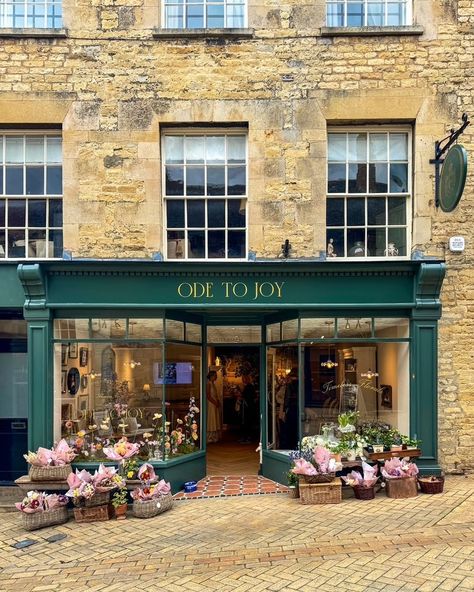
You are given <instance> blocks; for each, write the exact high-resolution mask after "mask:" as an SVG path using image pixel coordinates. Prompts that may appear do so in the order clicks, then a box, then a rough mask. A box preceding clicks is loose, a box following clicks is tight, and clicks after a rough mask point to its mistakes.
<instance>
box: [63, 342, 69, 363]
mask: <svg viewBox="0 0 474 592" xmlns="http://www.w3.org/2000/svg"><path fill="white" fill-rule="evenodd" d="M68 352H69V347H68V345H67V343H62V344H61V366H67V357H68Z"/></svg>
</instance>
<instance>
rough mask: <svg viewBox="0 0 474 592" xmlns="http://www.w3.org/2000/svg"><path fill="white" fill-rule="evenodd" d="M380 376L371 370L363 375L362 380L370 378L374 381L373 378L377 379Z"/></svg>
mask: <svg viewBox="0 0 474 592" xmlns="http://www.w3.org/2000/svg"><path fill="white" fill-rule="evenodd" d="M378 375H379V373H378V372H374V371H373V370H372V369H371V368H369V369H368V370H367V372H362V373H361V376H362V378H368V379H369V380H372V378H376V377H377V376H378Z"/></svg>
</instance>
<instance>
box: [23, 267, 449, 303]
mask: <svg viewBox="0 0 474 592" xmlns="http://www.w3.org/2000/svg"><path fill="white" fill-rule="evenodd" d="M18 273H19V276H20V278H21V280H22V283H23V286H24V289H25V295H26V306H27V307H28V308H35V307H38V308H41V307H43V306H45V305H46V306H47V307H50V308H57V309H63V310H64V309H68V308H70V309H88V308H108V309H114V308H124V309H130V308H134V309H137V310H142V311H146V310H153V309H156V307H159V306H161V307H165V308H167V309H168V310H171V309H173V308H177V309H183V310H187V311H188V312H189V311H190V310H195V311H199V310H205V309H206V308H208V307H209V306H211V305H212V307H213V308H215V307H216V306H217V307H220V308H221V310H226V309H228V308H232V309H236V308H240V309H252V310H253V311H254V312H255V311H257V310H259V309H261V310H262V312H265V310H268V312H270V311H271V309H273V310H275V309H278V310H284V309H285V308H297V309H300V310H302V309H308V308H311V309H315V310H317V309H320V308H324V307H325V308H328V307H331V309H332V310H333V311H334V312H336V311H337V310H343V309H344V310H345V309H347V307H350V308H352V309H354V310H359V312H360V310H365V309H367V308H371V309H384V310H387V309H391V308H398V309H400V308H402V309H409V308H414V307H416V306H420V305H421V306H422V305H423V304H424V303H425V300H426V305H428V306H430V307H439V301H438V297H439V295H438V294H437V292H439V288H440V286H441V281H442V277H443V275H444V265H443V264H442V263H441V262H418V261H406V262H386V261H385V262H363V263H360V262H358V263H352V262H344V263H339V264H335V263H329V262H307V261H290V262H284V263H283V262H282V263H275V262H268V263H262V262H259V263H235V264H234V263H232V264H222V263H205V264H203V263H195V264H192V263H183V264H176V263H170V262H141V261H114V262H110V261H97V262H84V261H69V262H45V263H40V264H38V263H35V264H29V263H28V264H22V265H20V266H19V268H18ZM237 281H238V282H244V283H247V286H248V293H247V295H246V296H245V297H242V298H237V297H231V298H226V297H225V289H224V288H223V282H237ZM184 282H186V283H193V282H200V283H202V284H205V283H206V282H210V283H212V285H213V290H215V293H214V294H213V297H212V298H206V297H198V298H191V299H190V298H180V297H179V296H178V293H177V288H178V286H179V285H180V284H182V283H184ZM256 282H260V283H261V282H280V283H281V282H285V285H284V288H283V297H282V298H278V295H277V293H276V292H275V293H274V295H273V296H269V297H268V298H267V297H265V298H257V299H256V300H255V299H254V298H253V296H254V289H255V283H256Z"/></svg>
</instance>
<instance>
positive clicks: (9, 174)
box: [0, 133, 63, 259]
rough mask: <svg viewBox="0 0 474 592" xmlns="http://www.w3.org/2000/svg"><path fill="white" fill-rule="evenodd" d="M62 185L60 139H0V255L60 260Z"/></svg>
mask: <svg viewBox="0 0 474 592" xmlns="http://www.w3.org/2000/svg"><path fill="white" fill-rule="evenodd" d="M62 185H63V183H62V145H61V137H60V136H58V135H57V134H54V135H53V134H51V135H49V134H44V133H42V134H33V133H32V134H31V135H30V134H28V135H20V134H11V135H10V134H8V135H7V134H4V135H0V257H7V258H12V259H17V258H29V257H31V258H35V257H36V258H49V257H62V252H63V231H62V228H63V200H62V191H63V190H62Z"/></svg>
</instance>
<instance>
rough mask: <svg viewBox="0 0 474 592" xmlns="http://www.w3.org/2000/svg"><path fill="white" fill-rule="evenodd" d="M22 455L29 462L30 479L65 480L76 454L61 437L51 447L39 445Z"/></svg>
mask: <svg viewBox="0 0 474 592" xmlns="http://www.w3.org/2000/svg"><path fill="white" fill-rule="evenodd" d="M23 457H24V458H25V460H26V462H27V463H29V464H30V470H29V476H30V479H31V480H32V481H66V479H67V477H68V475H69V474H70V473H71V470H72V469H71V462H72V461H73V459H74V458H75V457H76V454H75V452H74V450H73V449H72V448H71V447H70V446H69V444H68V443H67V442H66V440H64V438H63V439H62V440H60V441H59V442H58V443H57V444H56V445H55V446H53V447H52V448H42V447H40V448H38V450H37V451H36V452H31V451H29V452H28V454H24V455H23Z"/></svg>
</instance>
